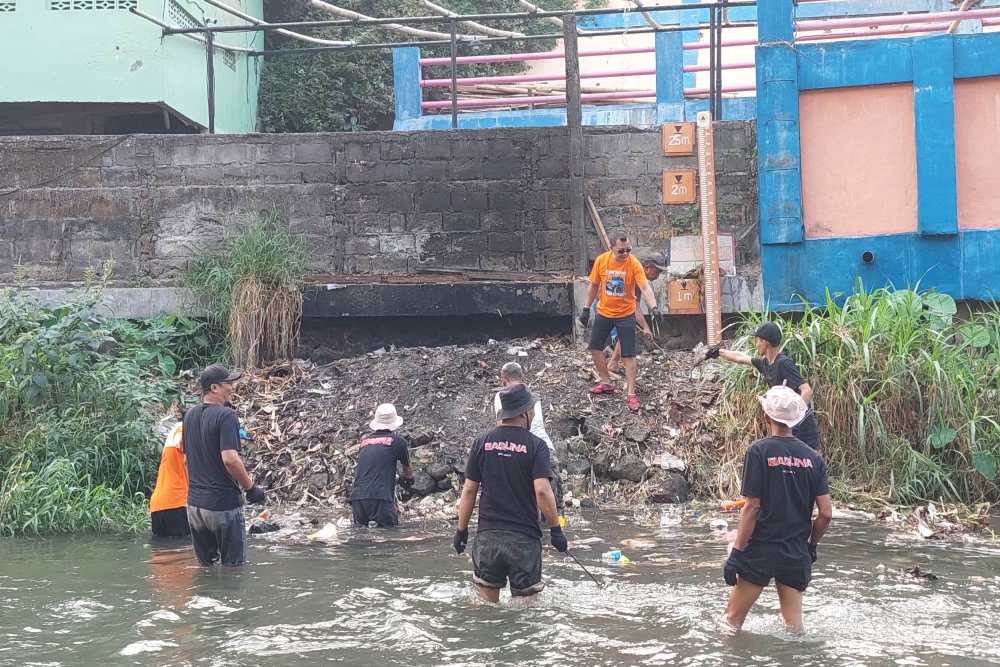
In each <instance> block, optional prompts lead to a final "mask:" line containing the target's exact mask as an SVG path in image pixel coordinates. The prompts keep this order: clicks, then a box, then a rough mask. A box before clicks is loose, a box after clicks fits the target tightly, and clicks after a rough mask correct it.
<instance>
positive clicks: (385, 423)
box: [368, 403, 403, 431]
mask: <svg viewBox="0 0 1000 667" xmlns="http://www.w3.org/2000/svg"><path fill="white" fill-rule="evenodd" d="M402 425H403V418H402V417H400V416H399V415H398V414H397V413H396V406H395V405H393V404H392V403H383V404H382V405H380V406H378V407H377V408H375V418H374V419H372V420H371V422H370V423H369V424H368V427H369V428H371V430H373V431H395V430H396V429H397V428H399V427H400V426H402Z"/></svg>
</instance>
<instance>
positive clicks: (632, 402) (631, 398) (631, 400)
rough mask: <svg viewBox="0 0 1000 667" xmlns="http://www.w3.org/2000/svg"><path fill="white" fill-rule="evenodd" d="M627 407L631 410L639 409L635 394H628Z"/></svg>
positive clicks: (637, 398)
mask: <svg viewBox="0 0 1000 667" xmlns="http://www.w3.org/2000/svg"><path fill="white" fill-rule="evenodd" d="M627 403H628V409H629V410H631V411H632V412H637V411H638V410H639V397H638V396H636V395H635V394H629V395H628V401H627Z"/></svg>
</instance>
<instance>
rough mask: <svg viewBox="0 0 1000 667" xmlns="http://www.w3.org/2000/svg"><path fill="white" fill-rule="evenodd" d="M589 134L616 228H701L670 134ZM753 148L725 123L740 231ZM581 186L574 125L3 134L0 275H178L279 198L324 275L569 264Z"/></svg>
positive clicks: (728, 206) (746, 131) (602, 198)
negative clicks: (575, 198)
mask: <svg viewBox="0 0 1000 667" xmlns="http://www.w3.org/2000/svg"><path fill="white" fill-rule="evenodd" d="M586 141H587V149H588V158H587V162H586V164H585V170H586V173H587V190H588V192H589V193H590V194H591V196H592V197H593V198H594V201H595V202H596V204H597V206H598V208H599V209H600V211H601V215H602V216H603V218H604V221H605V225H606V227H607V228H608V230H609V232H610V231H612V230H618V229H622V230H625V231H627V232H628V233H629V234H630V235H631V236H632V237H633V238H634V239H636V242H637V243H638V244H639V245H654V246H657V247H663V246H665V244H666V239H667V238H668V237H669V236H670V235H671V234H681V233H689V232H690V231H691V230H693V229H695V228H696V227H697V207H687V206H673V207H665V206H663V205H662V204H660V180H661V171H662V169H664V168H666V167H684V166H692V167H693V166H694V159H693V158H683V159H676V158H673V159H668V158H665V157H663V156H662V155H661V153H660V149H659V141H660V139H659V132H657V131H647V130H639V129H634V128H591V129H588V130H587V136H586ZM753 146H754V137H753V127H752V125H750V124H747V123H742V122H733V123H726V124H724V125H723V126H722V127H721V128H720V130H719V134H718V135H717V154H718V158H717V160H718V166H719V169H720V174H719V177H718V185H719V192H720V209H719V212H720V223H721V224H722V227H723V228H724V229H735V230H737V231H738V232H739V233H740V234H745V233H746V230H748V229H750V228H752V226H753V225H754V224H755V222H754V221H755V216H756V209H755V207H756V196H755V179H754V175H753V173H752V164H753V159H752V157H753ZM568 188H569V180H568V146H567V139H566V134H565V129H563V128H529V129H503V130H480V131H458V132H424V133H397V132H383V133H354V134H310V135H243V136H235V135H217V136H154V135H142V136H133V137H79V136H73V137H0V281H2V282H9V281H10V280H11V279H12V277H13V275H14V273H15V267H19V270H20V272H21V273H22V274H23V275H26V276H27V277H28V278H29V279H31V280H34V281H37V282H63V281H74V280H79V279H80V278H81V277H82V276H83V273H84V271H85V270H86V269H87V268H88V267H92V266H96V265H98V264H99V263H101V262H102V261H104V260H106V259H109V258H110V259H113V260H114V261H115V276H116V278H118V279H120V280H122V281H125V282H127V283H129V284H135V285H153V284H167V283H170V282H172V281H176V280H177V279H178V278H179V276H180V274H181V272H182V271H183V268H184V267H185V266H186V265H187V263H188V262H189V261H190V260H191V259H192V258H193V257H195V256H197V255H199V254H200V253H202V252H204V251H205V250H206V249H210V248H214V247H216V246H217V245H218V243H219V242H220V240H221V238H222V236H223V232H224V229H225V228H227V227H228V226H231V225H235V224H242V223H245V222H246V221H248V220H251V219H253V218H254V216H256V215H257V214H258V212H259V211H261V210H262V209H267V208H270V207H276V208H278V209H279V210H280V211H281V212H282V213H283V214H284V216H285V217H286V219H287V220H288V222H289V225H290V227H291V229H292V230H293V231H294V232H296V233H300V234H302V235H304V236H305V237H306V240H307V242H308V247H309V250H310V253H311V259H312V269H313V271H315V272H316V273H329V274H343V273H349V274H403V273H415V272H419V271H421V270H425V269H428V268H432V269H481V270H511V271H556V272H562V271H567V270H569V269H570V267H571V265H572V261H571V256H570V251H569V249H570V247H571V246H570V221H569V198H568V195H569V191H568ZM588 233H589V234H591V241H592V246H593V248H594V249H595V250H596V248H597V239H596V235H593V232H592V231H590V228H589V227H588ZM746 236H747V238H749V239H751V241H750V242H751V243H755V240H754V239H755V237H756V235H755V234H747V235H746ZM745 251H746V252H745V256H744V257H743V258H742V259H743V260H744V261H746V260H748V259H749V260H752V259H753V258H754V256H755V254H756V252H755V250H754V249H753V246H752V245H750V246H747V248H746V249H745Z"/></svg>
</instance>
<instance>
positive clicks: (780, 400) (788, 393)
mask: <svg viewBox="0 0 1000 667" xmlns="http://www.w3.org/2000/svg"><path fill="white" fill-rule="evenodd" d="M757 400H758V401H760V407H762V408H764V414H766V415H767V416H768V417H770V418H771V419H773V420H774V421H776V422H781V423H782V424H785V425H786V426H792V427H794V426H796V425H797V424H798V423H799V422H800V421H802V420H803V419H804V418H805V416H806V412H807V411H808V409H809V408H808V407H806V402H805V401H803V400H802V397H801V396H799V395H798V394H796V393H795V392H794V391H793V390H792V389H790V388H789V387H786V386H785V385H780V386H777V387H771V388H770V389H768V390H767V393H766V394H764V395H763V396H758V397H757Z"/></svg>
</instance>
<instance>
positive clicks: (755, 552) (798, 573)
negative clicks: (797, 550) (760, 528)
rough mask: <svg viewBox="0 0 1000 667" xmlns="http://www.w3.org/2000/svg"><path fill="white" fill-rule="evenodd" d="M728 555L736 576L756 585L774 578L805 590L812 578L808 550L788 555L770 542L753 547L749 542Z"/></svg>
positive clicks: (768, 582)
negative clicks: (798, 554) (744, 547)
mask: <svg viewBox="0 0 1000 667" xmlns="http://www.w3.org/2000/svg"><path fill="white" fill-rule="evenodd" d="M729 558H730V561H731V562H732V563H733V564H734V565H735V566H736V572H737V574H739V575H740V578H742V579H746V580H747V581H749V582H750V583H751V584H756V585H758V586H767V585H768V584H770V583H771V579H774V580H775V581H776V582H778V583H779V584H784V585H785V586H789V587H791V588H794V589H795V590H797V591H805V590H806V588H808V587H809V582H810V581H811V580H812V561H811V560H810V559H809V552H808V551H806V552H805V553H804V555H803V556H802V557H800V558H788V557H787V556H784V555H782V554H781V553H779V552H777V550H776V549H773V548H771V547H770V546H767V545H759V546H757V547H755V546H754V544H753V542H751V543H750V544H749V545H747V548H746V549H744V550H743V551H735V550H734V551H733V552H732V553H731V554H730V556H729Z"/></svg>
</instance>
